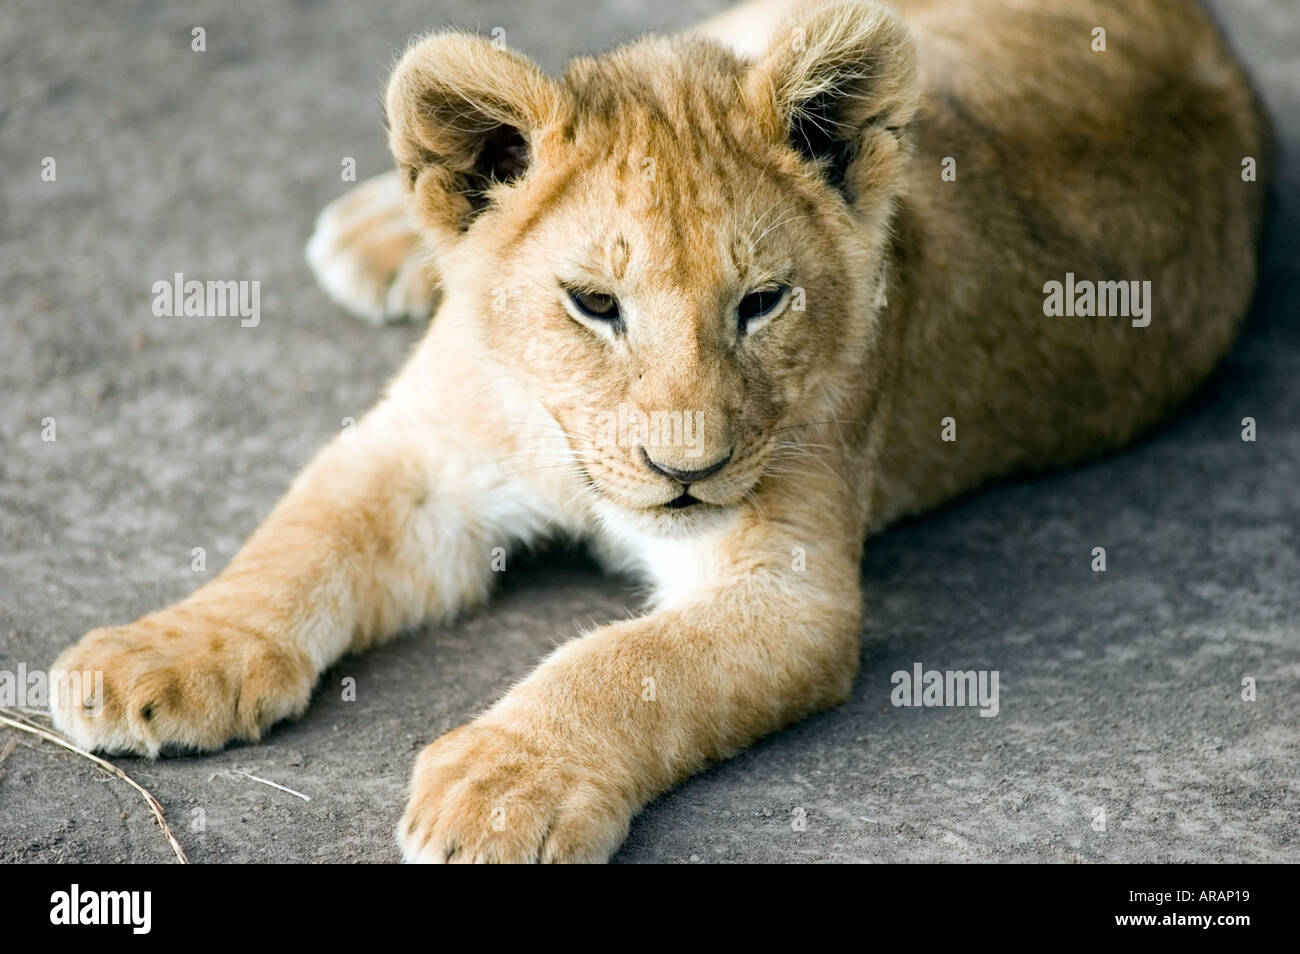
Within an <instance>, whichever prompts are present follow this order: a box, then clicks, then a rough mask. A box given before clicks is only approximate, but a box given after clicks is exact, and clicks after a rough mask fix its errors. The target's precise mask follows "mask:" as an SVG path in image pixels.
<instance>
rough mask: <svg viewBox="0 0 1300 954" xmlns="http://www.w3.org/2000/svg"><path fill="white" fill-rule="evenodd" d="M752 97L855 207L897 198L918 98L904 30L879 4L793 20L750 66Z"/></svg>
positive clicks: (818, 9)
mask: <svg viewBox="0 0 1300 954" xmlns="http://www.w3.org/2000/svg"><path fill="white" fill-rule="evenodd" d="M748 94H749V96H750V98H751V102H752V103H753V104H754V107H755V110H756V112H757V114H758V115H759V116H760V117H765V118H766V120H767V121H768V122H769V123H770V124H771V126H772V128H771V129H770V130H769V131H770V132H771V133H772V134H773V135H774V136H779V137H782V138H784V139H785V140H786V141H787V142H788V143H789V145H790V146H791V147H792V148H794V150H795V151H796V152H798V153H799V154H800V155H801V156H803V157H804V158H805V159H807V160H808V161H810V162H812V163H814V164H816V166H817V167H818V168H819V169H820V171H821V174H822V175H823V176H824V177H825V179H826V180H827V182H829V183H830V185H832V186H833V187H834V188H836V189H837V190H839V191H840V192H841V193H842V194H843V195H844V197H845V199H846V200H847V201H848V202H849V203H850V204H851V205H852V204H855V203H857V202H858V201H859V200H860V199H862V198H866V197H867V194H868V193H870V194H872V195H880V194H881V192H882V191H883V192H884V193H886V194H889V193H892V191H893V190H894V188H895V187H896V185H897V183H898V180H899V178H900V174H901V172H902V159H903V157H904V155H905V153H906V150H907V144H908V139H907V126H908V124H909V123H910V122H911V120H912V117H913V115H914V114H915V112H916V108H917V104H918V101H919V92H918V87H917V79H916V49H915V46H914V45H913V42H912V38H911V36H910V35H909V34H908V32H907V27H906V26H905V25H904V24H903V21H902V20H901V19H900V18H899V16H898V14H896V13H894V12H893V11H892V10H890V9H888V8H886V7H884V6H881V5H879V4H876V3H844V4H832V5H829V6H814V7H811V8H810V9H809V11H808V13H807V15H806V16H802V17H801V16H800V15H799V14H797V13H796V15H795V18H794V19H791V20H790V21H789V22H788V23H787V25H786V27H785V28H784V29H783V30H778V31H777V32H776V33H775V34H774V39H773V45H772V47H771V49H770V50H768V52H767V53H766V54H765V55H764V56H762V57H761V58H760V59H759V60H758V61H757V62H756V63H755V65H754V66H753V67H752V68H751V71H750V75H749V88H748Z"/></svg>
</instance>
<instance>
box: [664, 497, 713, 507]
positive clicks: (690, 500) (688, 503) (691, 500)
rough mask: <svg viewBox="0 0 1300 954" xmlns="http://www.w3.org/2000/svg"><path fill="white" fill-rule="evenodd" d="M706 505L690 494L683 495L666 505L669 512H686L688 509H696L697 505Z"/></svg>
mask: <svg viewBox="0 0 1300 954" xmlns="http://www.w3.org/2000/svg"><path fill="white" fill-rule="evenodd" d="M702 503H704V501H703V500H700V499H699V498H698V497H692V496H691V495H690V494H689V493H682V494H679V495H678V496H676V497H674V498H673V499H672V500H670V501H668V502H667V503H666V504H664V506H665V507H667V508H668V509H669V510H684V509H686V508H687V507H694V506H695V505H696V504H702Z"/></svg>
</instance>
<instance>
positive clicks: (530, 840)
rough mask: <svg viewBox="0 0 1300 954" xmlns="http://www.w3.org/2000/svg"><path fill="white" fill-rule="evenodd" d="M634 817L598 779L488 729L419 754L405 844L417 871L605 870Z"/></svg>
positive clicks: (475, 727)
mask: <svg viewBox="0 0 1300 954" xmlns="http://www.w3.org/2000/svg"><path fill="white" fill-rule="evenodd" d="M631 816H632V811H631V808H630V806H629V804H628V801H627V799H626V797H624V796H623V795H621V794H620V793H619V792H617V791H616V789H615V786H613V785H612V784H611V783H610V781H609V780H608V778H602V776H601V773H599V772H598V771H594V770H593V769H591V768H589V767H584V766H582V765H580V764H579V763H578V761H577V760H575V759H571V758H569V757H567V756H565V755H563V754H561V753H552V752H538V751H532V750H530V749H529V748H528V747H527V746H526V745H525V744H524V743H523V740H522V737H521V736H519V735H517V734H516V733H514V732H512V731H510V730H509V729H506V728H502V727H500V726H494V725H490V724H488V723H485V722H483V721H480V722H476V723H472V724H470V725H467V726H462V727H461V728H459V729H456V730H455V731H453V732H449V733H447V734H446V735H444V736H443V737H442V738H440V739H438V740H437V741H436V742H434V743H433V744H432V745H429V746H428V747H427V748H425V750H424V751H423V752H422V753H420V757H419V758H418V759H417V760H416V763H415V771H414V774H413V777H412V780H411V796H410V799H409V801H408V802H407V806H406V814H405V816H404V817H403V818H402V821H401V824H400V825H399V826H398V829H397V839H398V842H399V843H400V845H401V847H402V854H403V856H404V857H405V859H406V860H407V861H408V862H430V863H448V862H450V863H475V862H479V863H482V862H507V863H530V862H604V861H607V860H608V859H609V856H610V855H612V854H613V853H614V851H615V850H616V849H617V848H618V846H619V845H620V844H622V842H623V839H624V838H625V837H626V836H627V830H628V823H629V821H630V819H631Z"/></svg>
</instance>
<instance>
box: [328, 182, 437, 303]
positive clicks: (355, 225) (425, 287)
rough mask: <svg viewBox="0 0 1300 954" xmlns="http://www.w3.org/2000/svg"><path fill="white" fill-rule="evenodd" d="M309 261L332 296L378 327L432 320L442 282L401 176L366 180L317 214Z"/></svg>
mask: <svg viewBox="0 0 1300 954" xmlns="http://www.w3.org/2000/svg"><path fill="white" fill-rule="evenodd" d="M307 263H308V264H309V265H310V266H311V269H312V271H313V272H314V273H315V274H316V280H317V281H318V282H319V283H320V286H321V287H322V288H323V289H325V291H326V292H327V293H328V294H329V296H330V297H331V298H333V299H334V300H335V301H336V302H338V303H339V304H340V305H342V306H343V307H344V308H346V309H347V310H348V311H350V312H352V313H353V314H354V315H358V316H360V317H362V318H365V319H366V320H367V321H372V322H374V323H375V324H384V323H386V322H398V321H413V320H422V319H425V318H428V317H429V315H430V313H431V312H432V310H433V305H434V299H435V297H436V294H437V283H436V281H435V277H434V270H433V266H432V263H431V262H430V261H429V260H428V255H427V253H426V251H425V249H424V247H423V246H422V245H421V244H420V233H419V231H418V230H417V228H416V225H415V221H414V219H412V218H411V216H410V214H409V213H408V212H407V209H406V190H405V189H403V188H402V183H401V180H400V179H399V178H398V175H397V173H396V172H395V171H394V172H387V173H384V174H383V175H381V176H375V177H374V178H373V179H367V180H366V181H365V182H363V183H361V184H360V185H358V186H357V187H355V188H354V189H352V190H351V191H349V192H347V193H345V194H344V195H343V196H341V197H339V198H338V199H335V200H334V201H333V202H331V203H330V204H329V205H327V206H326V207H325V208H324V209H323V210H321V213H320V216H319V217H318V218H317V219H316V231H315V232H314V233H312V237H311V240H310V241H309V242H308V243H307Z"/></svg>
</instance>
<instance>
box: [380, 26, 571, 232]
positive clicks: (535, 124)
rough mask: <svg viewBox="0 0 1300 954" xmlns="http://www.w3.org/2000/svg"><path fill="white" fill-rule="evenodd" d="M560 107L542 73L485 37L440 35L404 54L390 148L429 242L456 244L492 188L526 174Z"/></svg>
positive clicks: (396, 79)
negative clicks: (536, 142)
mask: <svg viewBox="0 0 1300 954" xmlns="http://www.w3.org/2000/svg"><path fill="white" fill-rule="evenodd" d="M559 104H560V90H559V87H558V85H557V84H556V83H555V82H554V81H553V80H552V79H551V78H550V77H548V76H546V74H545V73H543V72H542V70H541V68H540V67H538V66H537V65H536V64H535V63H533V62H532V61H531V60H529V59H527V58H526V57H523V56H520V55H519V54H517V53H514V52H511V51H509V50H503V49H498V48H497V47H495V46H493V45H492V43H490V42H489V41H488V40H486V39H484V38H483V37H479V36H475V35H474V34H470V33H462V32H448V33H439V34H435V35H433V36H429V37H425V38H424V39H422V40H419V41H417V42H416V43H415V44H414V45H412V46H411V47H410V49H408V50H407V51H406V53H405V54H404V55H403V56H402V58H401V59H400V60H399V61H398V63H397V65H396V66H395V67H394V68H393V72H392V75H391V77H390V78H389V81H388V92H387V94H386V97H385V109H386V112H387V116H388V146H389V149H390V150H391V151H392V154H393V158H394V159H395V160H396V161H397V166H398V169H399V170H400V171H401V172H402V174H403V176H404V177H405V179H406V182H407V183H408V185H409V186H410V188H411V190H412V192H413V193H414V198H415V203H414V211H415V213H416V216H417V218H418V219H419V221H420V223H421V224H422V225H424V226H425V227H426V228H428V229H430V230H431V231H432V232H433V235H432V236H431V237H432V238H434V239H436V240H438V241H448V240H455V239H456V238H457V237H459V235H460V234H461V233H463V232H464V231H465V230H466V229H468V228H469V225H470V223H471V221H472V219H473V217H474V215H475V214H477V213H478V212H480V211H482V210H483V209H484V208H486V207H487V206H488V204H489V203H490V202H491V192H492V189H493V187H494V186H496V185H499V184H501V183H509V182H512V181H513V180H515V179H517V178H519V177H520V176H522V175H523V174H524V173H525V172H526V171H527V169H528V165H529V163H530V161H531V160H532V155H533V140H534V138H535V136H536V135H537V134H538V133H539V132H540V131H541V130H542V129H544V128H545V127H546V126H547V125H548V124H549V123H552V122H554V117H555V115H556V112H557V110H558V108H559Z"/></svg>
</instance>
